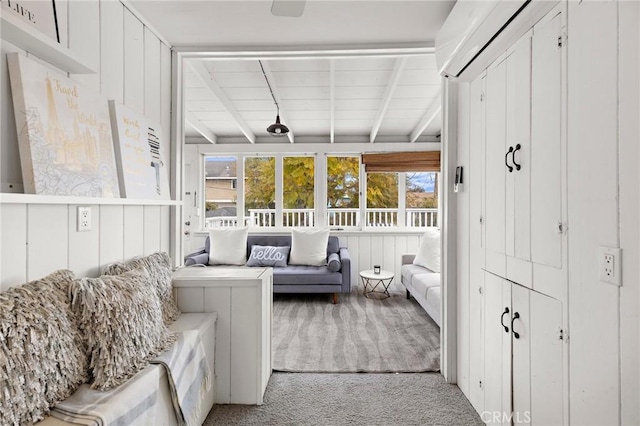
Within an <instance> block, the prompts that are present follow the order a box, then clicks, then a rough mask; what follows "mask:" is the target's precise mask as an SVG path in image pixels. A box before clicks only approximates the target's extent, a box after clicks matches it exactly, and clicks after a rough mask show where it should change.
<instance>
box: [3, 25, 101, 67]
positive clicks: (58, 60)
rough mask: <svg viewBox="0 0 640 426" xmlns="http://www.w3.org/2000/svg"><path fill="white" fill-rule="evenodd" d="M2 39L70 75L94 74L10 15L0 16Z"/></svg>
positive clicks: (82, 61)
mask: <svg viewBox="0 0 640 426" xmlns="http://www.w3.org/2000/svg"><path fill="white" fill-rule="evenodd" d="M0 20H1V22H0V28H1V29H2V31H1V34H2V39H3V40H6V41H8V42H9V43H11V44H14V45H15V46H17V47H19V48H21V49H23V50H26V51H27V52H29V53H31V54H33V55H35V56H37V57H39V58H40V59H43V60H45V61H47V62H49V63H50V64H52V65H55V66H56V67H58V68H61V69H63V70H65V71H67V72H70V73H72V74H95V73H96V70H95V69H93V68H91V67H90V66H89V65H87V64H86V63H85V61H84V60H82V59H81V58H80V57H79V56H78V55H76V54H75V53H74V52H72V51H71V50H69V49H67V48H66V47H64V46H62V45H61V44H60V43H57V42H56V41H55V40H53V39H51V38H49V37H47V36H46V35H44V34H42V33H40V32H38V31H36V30H34V29H32V28H30V27H29V26H28V25H27V24H26V23H24V22H22V21H21V20H20V19H18V18H17V17H15V16H13V15H11V14H10V13H3V14H2V16H0Z"/></svg>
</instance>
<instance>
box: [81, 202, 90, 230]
mask: <svg viewBox="0 0 640 426" xmlns="http://www.w3.org/2000/svg"><path fill="white" fill-rule="evenodd" d="M81 231H91V207H89V206H86V207H84V206H78V232H81Z"/></svg>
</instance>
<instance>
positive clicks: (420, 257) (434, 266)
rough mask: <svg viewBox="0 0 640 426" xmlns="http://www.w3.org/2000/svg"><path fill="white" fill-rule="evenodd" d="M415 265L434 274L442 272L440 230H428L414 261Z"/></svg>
mask: <svg viewBox="0 0 640 426" xmlns="http://www.w3.org/2000/svg"><path fill="white" fill-rule="evenodd" d="M413 264H414V265H419V266H424V267H425V268H427V269H431V270H432V271H433V272H440V230H439V229H437V228H428V229H427V231H426V232H425V233H424V236H423V237H422V243H421V244H420V248H419V249H418V253H417V254H416V258H415V259H414V260H413Z"/></svg>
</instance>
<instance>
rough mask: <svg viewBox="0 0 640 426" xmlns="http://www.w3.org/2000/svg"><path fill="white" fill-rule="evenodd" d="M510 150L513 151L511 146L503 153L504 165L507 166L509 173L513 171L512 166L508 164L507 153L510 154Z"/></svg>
mask: <svg viewBox="0 0 640 426" xmlns="http://www.w3.org/2000/svg"><path fill="white" fill-rule="evenodd" d="M512 152H513V147H512V146H510V147H509V151H507V153H506V154H505V155H504V165H505V166H507V169H508V170H509V173H511V172H512V171H513V167H511V166H510V165H509V154H511V153H512Z"/></svg>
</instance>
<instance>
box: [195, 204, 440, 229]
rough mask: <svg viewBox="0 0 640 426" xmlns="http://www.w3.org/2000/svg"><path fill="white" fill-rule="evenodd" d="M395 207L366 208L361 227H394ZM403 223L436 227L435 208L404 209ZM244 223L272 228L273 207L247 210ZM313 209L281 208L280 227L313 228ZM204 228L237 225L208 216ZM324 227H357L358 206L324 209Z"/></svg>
mask: <svg viewBox="0 0 640 426" xmlns="http://www.w3.org/2000/svg"><path fill="white" fill-rule="evenodd" d="M398 214H399V212H398V209H367V210H366V211H365V217H366V222H365V224H364V225H365V227H368V228H381V227H394V226H398ZM405 214H406V221H405V226H406V227H407V228H425V227H433V226H438V209H418V208H414V209H406V211H405ZM244 224H245V225H247V226H250V227H258V228H275V227H276V210H275V209H250V210H249V216H246V217H245V218H244ZM314 224H315V211H314V210H312V209H284V210H283V211H282V225H283V226H284V227H313V226H314ZM205 225H206V227H207V228H224V227H235V226H238V220H237V218H236V217H232V216H220V217H208V218H207V219H206V224H205ZM327 226H329V227H331V228H342V227H346V228H352V227H353V228H357V227H359V226H360V210H359V209H327Z"/></svg>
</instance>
